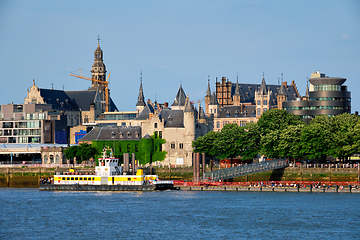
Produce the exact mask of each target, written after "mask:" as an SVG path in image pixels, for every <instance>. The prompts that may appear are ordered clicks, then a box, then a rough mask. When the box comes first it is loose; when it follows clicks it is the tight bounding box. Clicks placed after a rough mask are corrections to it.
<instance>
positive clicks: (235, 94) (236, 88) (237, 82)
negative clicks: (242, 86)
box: [234, 79, 240, 96]
mask: <svg viewBox="0 0 360 240" xmlns="http://www.w3.org/2000/svg"><path fill="white" fill-rule="evenodd" d="M234 96H240V90H239V80H238V79H236V87H235V92H234Z"/></svg>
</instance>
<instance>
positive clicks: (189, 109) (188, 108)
mask: <svg viewBox="0 0 360 240" xmlns="http://www.w3.org/2000/svg"><path fill="white" fill-rule="evenodd" d="M184 112H194V108H193V107H192V105H191V103H190V101H189V97H186V101H185V109H184Z"/></svg>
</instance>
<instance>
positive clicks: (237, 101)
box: [233, 78, 241, 106]
mask: <svg viewBox="0 0 360 240" xmlns="http://www.w3.org/2000/svg"><path fill="white" fill-rule="evenodd" d="M240 102H241V96H240V88H239V79H238V78H237V79H236V87H235V92H234V95H233V105H234V106H240Z"/></svg>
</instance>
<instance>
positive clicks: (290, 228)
mask: <svg viewBox="0 0 360 240" xmlns="http://www.w3.org/2000/svg"><path fill="white" fill-rule="evenodd" d="M0 202H1V207H0V239H98V238H102V239H242V238H249V239H289V238H292V239H299V238H308V239H358V237H359V227H360V223H359V219H360V211H359V204H360V196H359V194H350V193H326V194H324V193H272V192H224V191H219V192H196V191H164V192H66V191H65V192H51V191H49V192H46V191H38V190H37V189H30V188H27V189H25V188H22V189H21V188H19V189H17V188H0Z"/></svg>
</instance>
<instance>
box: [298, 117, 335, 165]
mask: <svg viewBox="0 0 360 240" xmlns="http://www.w3.org/2000/svg"><path fill="white" fill-rule="evenodd" d="M300 138H301V140H300V154H301V155H304V156H307V157H308V158H309V159H312V160H316V159H317V160H321V161H322V162H325V161H326V157H327V156H328V155H329V153H330V150H331V147H330V145H329V142H330V138H331V133H330V131H329V129H327V128H326V126H323V125H322V124H320V123H312V124H309V125H306V126H304V128H303V130H302V132H301V137H300Z"/></svg>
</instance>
